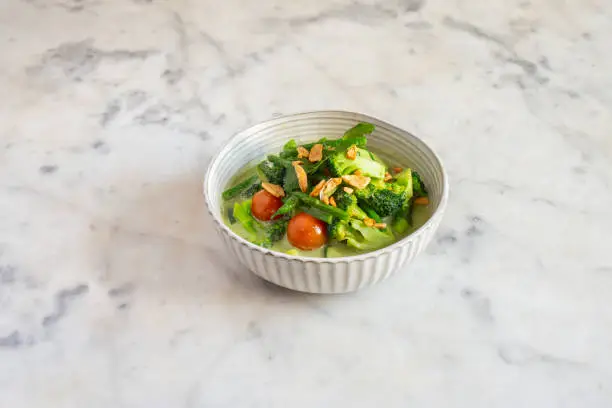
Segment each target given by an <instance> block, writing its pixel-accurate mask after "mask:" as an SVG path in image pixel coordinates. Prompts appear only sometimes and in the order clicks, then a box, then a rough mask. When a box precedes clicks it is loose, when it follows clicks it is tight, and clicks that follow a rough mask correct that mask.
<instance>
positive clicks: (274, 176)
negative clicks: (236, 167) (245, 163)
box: [257, 160, 285, 185]
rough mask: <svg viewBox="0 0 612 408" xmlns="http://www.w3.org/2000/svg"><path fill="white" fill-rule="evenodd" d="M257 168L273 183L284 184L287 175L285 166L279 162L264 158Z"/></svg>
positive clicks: (261, 174)
mask: <svg viewBox="0 0 612 408" xmlns="http://www.w3.org/2000/svg"><path fill="white" fill-rule="evenodd" d="M257 170H258V173H259V175H260V177H261V178H262V179H265V180H264V181H267V182H268V183H272V184H278V185H282V184H283V179H284V177H285V167H284V166H282V165H280V164H278V163H272V162H271V161H269V160H264V161H262V162H261V163H259V164H258V165H257Z"/></svg>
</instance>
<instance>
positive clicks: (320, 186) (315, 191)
mask: <svg viewBox="0 0 612 408" xmlns="http://www.w3.org/2000/svg"><path fill="white" fill-rule="evenodd" d="M325 182H326V181H325V180H321V181H319V184H317V185H316V186H315V188H313V189H312V192H311V193H310V196H311V197H316V196H318V195H319V193H320V192H321V190H322V189H323V186H324V185H325Z"/></svg>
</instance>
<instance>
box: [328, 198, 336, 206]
mask: <svg viewBox="0 0 612 408" xmlns="http://www.w3.org/2000/svg"><path fill="white" fill-rule="evenodd" d="M329 204H330V205H331V206H332V207H337V205H336V200H335V199H334V197H329Z"/></svg>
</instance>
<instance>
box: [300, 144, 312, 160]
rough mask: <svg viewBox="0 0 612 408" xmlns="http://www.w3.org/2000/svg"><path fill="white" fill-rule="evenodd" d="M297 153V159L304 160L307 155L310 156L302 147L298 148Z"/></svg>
mask: <svg viewBox="0 0 612 408" xmlns="http://www.w3.org/2000/svg"><path fill="white" fill-rule="evenodd" d="M297 152H298V159H302V158H306V157H308V155H310V152H309V151H308V149H307V148H305V147H304V146H298V148H297Z"/></svg>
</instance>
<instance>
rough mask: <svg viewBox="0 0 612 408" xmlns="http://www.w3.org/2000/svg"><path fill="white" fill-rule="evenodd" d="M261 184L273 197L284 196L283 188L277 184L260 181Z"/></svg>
mask: <svg viewBox="0 0 612 408" xmlns="http://www.w3.org/2000/svg"><path fill="white" fill-rule="evenodd" d="M261 186H262V187H263V189H264V190H266V191H267V192H268V193H270V194H272V195H273V196H274V197H284V196H285V190H283V188H282V187H281V186H279V185H276V184H272V183H261Z"/></svg>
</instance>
